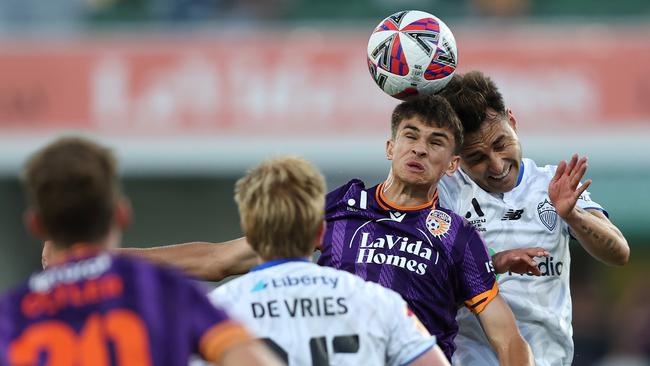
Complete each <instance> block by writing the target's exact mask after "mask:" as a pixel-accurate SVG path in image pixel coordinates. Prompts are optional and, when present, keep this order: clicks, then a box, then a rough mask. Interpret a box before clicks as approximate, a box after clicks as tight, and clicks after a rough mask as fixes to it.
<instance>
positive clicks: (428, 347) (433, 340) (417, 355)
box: [400, 336, 436, 366]
mask: <svg viewBox="0 0 650 366" xmlns="http://www.w3.org/2000/svg"><path fill="white" fill-rule="evenodd" d="M435 345H436V337H434V336H431V339H430V340H429V342H427V344H425V345H424V346H423V347H422V348H421V349H419V350H417V352H414V354H413V356H411V357H409V358H408V360H407V361H406V362H403V363H401V364H400V366H406V365H409V364H411V363H412V362H413V361H415V360H417V359H418V358H420V356H422V355H423V354H425V353H427V352H429V351H430V350H431V348H433V347H434V346H435Z"/></svg>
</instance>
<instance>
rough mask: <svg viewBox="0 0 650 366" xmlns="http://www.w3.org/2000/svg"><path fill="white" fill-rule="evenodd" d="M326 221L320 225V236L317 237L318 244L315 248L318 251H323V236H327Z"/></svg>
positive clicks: (316, 243) (315, 244)
mask: <svg viewBox="0 0 650 366" xmlns="http://www.w3.org/2000/svg"><path fill="white" fill-rule="evenodd" d="M325 225H327V224H326V223H325V220H323V221H321V223H320V225H318V235H317V236H316V242H315V243H314V248H315V249H317V250H322V246H321V243H322V242H323V236H324V235H325Z"/></svg>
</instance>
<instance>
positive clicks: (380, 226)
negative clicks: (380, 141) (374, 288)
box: [319, 180, 498, 359]
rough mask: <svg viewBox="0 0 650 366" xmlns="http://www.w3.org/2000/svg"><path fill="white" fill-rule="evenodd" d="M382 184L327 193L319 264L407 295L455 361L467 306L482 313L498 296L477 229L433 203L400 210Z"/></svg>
mask: <svg viewBox="0 0 650 366" xmlns="http://www.w3.org/2000/svg"><path fill="white" fill-rule="evenodd" d="M381 187H382V185H378V186H374V187H372V188H370V189H365V186H364V184H363V182H361V181H359V180H352V181H350V182H348V183H347V184H345V185H343V186H342V187H339V188H338V189H336V190H334V191H332V192H330V193H329V194H328V195H327V202H326V209H325V210H326V212H325V216H326V220H327V230H326V232H325V236H324V237H323V241H322V244H321V246H322V247H321V252H322V254H321V257H320V259H319V264H322V265H327V266H331V267H334V268H339V269H343V270H346V271H348V272H352V273H356V274H357V275H359V276H361V277H362V278H364V279H366V280H368V281H373V282H377V283H379V284H381V285H383V286H384V287H388V288H390V289H393V290H395V291H396V292H398V293H399V294H401V295H402V297H403V298H404V300H406V302H407V303H408V304H409V307H410V308H411V309H412V311H413V312H414V313H415V314H416V315H417V316H418V317H419V318H420V320H421V321H422V323H423V324H424V326H425V327H426V328H427V329H428V330H429V332H431V334H434V335H435V336H436V337H437V339H438V345H439V346H440V347H441V348H442V350H443V351H444V352H445V354H446V355H447V357H448V358H450V359H451V355H452V354H453V352H454V350H455V349H456V347H455V346H454V344H453V340H454V337H455V336H456V333H457V331H458V325H457V324H456V319H455V318H456V312H457V310H458V308H459V307H460V306H461V305H462V304H463V303H464V304H465V305H466V306H467V307H468V308H470V309H471V310H472V311H474V312H475V313H479V312H481V311H482V310H483V308H484V307H485V305H487V303H489V302H490V301H491V300H492V299H493V298H494V297H495V296H496V295H497V293H498V287H497V284H496V279H495V275H494V272H493V267H492V263H491V258H490V256H489V255H488V252H487V249H486V247H485V244H484V242H483V240H482V239H481V237H480V236H479V235H478V233H477V232H476V230H475V229H474V228H473V227H472V226H471V225H470V224H469V223H468V222H467V221H466V220H465V219H463V218H461V217H460V216H458V215H456V214H455V213H453V212H451V211H449V210H446V209H442V208H438V207H436V202H437V194H436V198H434V201H432V202H429V203H428V204H426V205H421V206H418V207H408V208H406V207H397V206H395V205H393V204H391V203H390V202H388V201H387V200H386V199H385V197H384V196H383V192H382V189H381Z"/></svg>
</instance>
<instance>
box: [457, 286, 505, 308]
mask: <svg viewBox="0 0 650 366" xmlns="http://www.w3.org/2000/svg"><path fill="white" fill-rule="evenodd" d="M498 294H499V285H498V284H497V282H496V281H494V285H493V286H492V288H491V289H489V290H487V291H485V292H482V293H480V294H478V295H476V296H474V297H472V298H471V299H469V300H466V301H465V306H467V308H468V309H469V310H470V311H471V312H472V313H474V314H479V313H480V312H481V311H483V310H484V309H485V306H487V304H489V303H490V301H492V300H493V299H494V298H495V297H496V296H497V295H498Z"/></svg>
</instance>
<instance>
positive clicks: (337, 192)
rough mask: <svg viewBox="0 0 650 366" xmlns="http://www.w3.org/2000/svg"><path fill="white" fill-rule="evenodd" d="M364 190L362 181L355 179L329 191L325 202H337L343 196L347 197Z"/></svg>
mask: <svg viewBox="0 0 650 366" xmlns="http://www.w3.org/2000/svg"><path fill="white" fill-rule="evenodd" d="M364 190H366V185H365V183H364V182H363V181H362V180H360V179H356V178H355V179H351V180H350V181H348V182H347V183H345V184H343V185H341V186H339V187H337V188H334V189H333V190H331V191H330V192H329V193H328V194H327V201H328V202H333V201H339V200H341V199H343V197H345V196H349V195H351V194H354V193H355V192H359V191H364Z"/></svg>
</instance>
